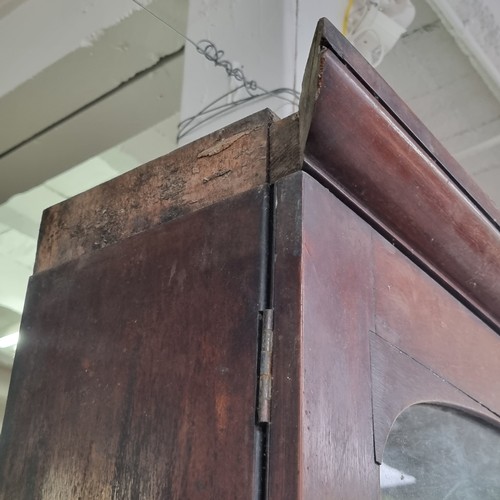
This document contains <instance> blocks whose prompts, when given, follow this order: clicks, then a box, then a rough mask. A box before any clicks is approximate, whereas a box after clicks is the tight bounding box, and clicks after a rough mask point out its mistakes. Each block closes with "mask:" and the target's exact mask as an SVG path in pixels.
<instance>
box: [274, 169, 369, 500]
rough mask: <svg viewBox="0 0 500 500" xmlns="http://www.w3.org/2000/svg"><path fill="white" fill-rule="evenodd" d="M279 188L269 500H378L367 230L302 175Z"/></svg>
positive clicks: (305, 175)
mask: <svg viewBox="0 0 500 500" xmlns="http://www.w3.org/2000/svg"><path fill="white" fill-rule="evenodd" d="M299 181H300V182H299ZM277 186H278V200H277V216H276V223H277V225H278V228H279V229H278V233H277V235H276V269H275V317H276V323H275V335H276V341H275V348H276V352H275V358H274V382H273V383H274V388H275V389H274V395H275V397H276V400H275V404H274V407H273V414H272V434H271V449H270V453H271V465H270V474H271V476H270V498H271V499H276V500H277V499H282V498H287V499H299V498H300V499H302V498H303V499H315V500H316V499H317V500H321V499H333V498H335V499H353V500H354V499H360V498H363V499H369V498H373V499H375V498H378V481H379V480H378V467H377V465H376V463H375V460H374V449H373V434H372V407H371V385H370V378H371V374H370V361H369V343H368V340H369V339H368V331H369V329H370V328H373V326H374V325H373V309H372V296H373V295H372V284H371V278H370V275H371V274H370V265H371V239H370V238H371V236H370V235H371V228H370V227H369V226H368V225H367V224H366V223H365V222H363V221H362V220H361V219H360V218H359V217H357V216H356V215H355V214H354V213H353V212H352V211H351V210H349V209H348V208H347V207H346V206H345V205H344V204H343V203H342V202H340V201H339V200H338V199H337V198H335V197H334V196H333V195H332V194H331V193H330V192H328V190H326V189H325V188H324V187H322V186H321V185H320V184H319V183H318V182H316V181H314V180H313V179H311V178H310V177H309V176H308V175H307V174H303V173H298V174H293V175H291V176H289V177H287V178H286V179H283V180H282V181H279V182H278V183H277ZM300 200H301V201H300ZM299 276H300V277H301V286H300V288H299V287H298V285H297V280H298V278H299Z"/></svg>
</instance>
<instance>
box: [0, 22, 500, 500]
mask: <svg viewBox="0 0 500 500" xmlns="http://www.w3.org/2000/svg"><path fill="white" fill-rule="evenodd" d="M499 220H500V219H499V216H498V212H497V210H496V208H495V207H493V206H492V205H491V203H490V202H489V201H488V199H487V198H486V197H485V196H484V195H483V193H482V192H481V191H480V190H479V189H478V188H477V187H476V186H475V185H474V183H473V182H472V181H471V180H470V179H469V178H468V177H467V175H466V174H465V173H464V171H463V170H462V169H461V168H460V166H459V165H458V164H457V163H456V162H455V161H454V160H453V158H452V157H451V156H450V155H449V154H448V153H447V152H446V151H445V149H444V148H443V147H442V146H441V145H440V144H439V143H438V142H437V141H436V139H435V138H434V137H433V136H432V135H431V134H430V133H429V131H428V130H427V129H426V128H425V127H424V126H423V125H422V124H421V123H420V122H419V121H418V119H417V118H416V117H415V116H414V115H413V113H412V112H411V111H410V110H409V109H408V108H407V107H406V106H405V104H404V103H403V102H402V101H401V100H400V99H399V98H398V97H397V96H396V95H395V94H394V92H393V91H392V90H391V89H390V88H389V87H388V85H387V84H386V83H385V82H384V81H383V80H382V79H381V78H380V77H379V76H378V75H377V73H376V72H375V71H374V70H373V69H372V68H371V67H370V66H369V65H368V64H367V63H366V62H365V61H364V60H363V59H362V57H361V56H360V55H359V54H358V53H357V52H356V51H355V50H354V49H353V48H352V47H351V46H350V45H349V43H348V42H347V41H346V40H345V39H344V38H343V37H342V36H341V35H340V34H339V33H338V32H337V31H336V30H335V29H334V28H333V26H331V25H330V24H329V23H328V21H326V20H321V21H320V23H319V24H318V29H317V31H316V35H315V38H314V41H313V45H312V48H311V54H310V58H309V62H308V67H307V70H306V76H305V79H304V85H303V92H302V98H301V103H300V110H299V113H298V114H297V115H293V116H291V117H288V118H286V119H283V120H278V119H276V117H274V116H273V115H272V113H270V112H269V111H262V112H260V113H257V114H255V115H252V116H250V117H248V118H247V119H244V120H242V121H240V122H237V123H235V124H233V125H231V126H229V127H226V128H225V129H222V130H220V131H218V132H215V133H213V134H211V135H209V136H207V137H205V138H202V139H200V140H198V141H195V142H194V143H192V144H190V145H188V146H185V147H183V148H180V149H178V150H176V151H174V152H172V153H171V154H169V155H167V156H164V157H161V158H159V159H157V160H154V161H152V162H150V163H148V164H146V165H143V166H141V167H139V168H137V169H135V170H133V171H131V172H129V173H127V174H124V175H122V176H120V177H118V178H116V179H114V180H111V181H109V182H107V183H105V184H102V185H100V186H98V187H96V188H94V189H91V190H90V191H87V192H85V193H83V194H80V195H78V196H75V197H74V198H71V199H69V200H67V201H65V202H63V203H60V204H58V205H55V206H53V207H51V208H49V209H47V210H46V211H45V213H44V216H43V220H42V226H41V230H40V237H39V243H38V251H37V259H36V265H35V270H34V274H33V276H32V277H31V279H30V283H29V287H28V293H27V298H26V305H25V311H24V315H23V320H22V331H21V339H20V343H19V346H18V349H17V353H16V357H15V361H14V367H13V372H12V382H11V387H10V392H9V397H8V403H7V409H6V415H5V421H4V424H3V431H2V434H1V438H0V498H2V499H5V500H13V499H47V500H49V499H50V500H53V499H63V500H68V499H190V500H195V499H265V498H269V499H273V500H292V499H311V500H319V499H353V500H365V499H370V498H373V499H376V498H379V497H380V480H379V467H380V464H381V462H382V456H383V452H384V446H385V442H386V439H387V436H388V434H389V432H390V429H391V426H392V424H393V422H394V421H395V419H396V417H397V416H398V415H399V414H400V413H401V411H403V410H404V409H405V408H408V407H410V406H411V405H413V404H416V403H422V402H427V403H440V404H443V405H450V406H453V407H456V408H461V409H464V410H465V411H467V412H469V413H472V414H473V415H475V416H477V417H479V418H481V419H485V420H487V421H488V422H490V423H495V424H497V423H498V422H499V417H498V416H499V415H500V390H499V384H498V380H500V362H499V360H500V339H499V337H498V334H499V332H500V232H499V225H498V221H499Z"/></svg>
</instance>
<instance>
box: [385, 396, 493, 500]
mask: <svg viewBox="0 0 500 500" xmlns="http://www.w3.org/2000/svg"><path fill="white" fill-rule="evenodd" d="M380 485H381V488H382V499H383V500H399V499H405V500H412V499H415V500H416V499H418V500H473V499H474V500H499V499H500V432H499V430H498V428H496V427H494V426H492V425H489V424H488V423H486V422H484V421H482V420H479V419H477V418H475V417H472V416H470V415H467V414H465V413H463V412H460V411H457V410H453V409H451V408H445V407H440V406H435V405H416V406H412V407H410V408H409V409H407V410H406V411H404V412H403V413H402V414H401V415H400V416H399V417H398V419H397V420H396V422H395V423H394V426H393V428H392V429H391V433H390V435H389V438H388V440H387V444H386V447H385V450H384V459H383V463H382V466H381V468H380Z"/></svg>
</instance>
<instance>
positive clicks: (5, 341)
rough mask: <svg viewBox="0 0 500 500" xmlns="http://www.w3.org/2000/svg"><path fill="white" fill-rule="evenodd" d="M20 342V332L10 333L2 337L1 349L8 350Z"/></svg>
mask: <svg viewBox="0 0 500 500" xmlns="http://www.w3.org/2000/svg"><path fill="white" fill-rule="evenodd" d="M18 340H19V332H15V333H10V334H9V335H4V336H3V337H0V349H7V348H8V347H13V346H15V345H16V344H17V341H18Z"/></svg>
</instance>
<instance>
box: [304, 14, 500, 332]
mask: <svg viewBox="0 0 500 500" xmlns="http://www.w3.org/2000/svg"><path fill="white" fill-rule="evenodd" d="M314 43H315V44H318V46H317V47H316V48H314V47H313V48H312V49H311V57H312V58H314V59H316V61H315V62H314V63H311V62H309V63H308V71H316V74H313V75H310V74H306V75H305V77H304V87H303V91H302V103H301V107H300V120H301V121H303V123H302V124H301V126H300V130H301V143H302V144H304V146H303V147H304V151H303V155H304V168H305V169H306V171H308V172H309V173H311V174H312V175H315V176H316V177H317V178H318V180H321V182H323V183H326V184H328V185H331V187H332V189H333V190H334V191H335V192H338V193H341V194H342V196H343V197H344V199H345V200H347V201H348V202H349V203H350V204H351V205H353V206H357V207H358V208H359V211H360V213H362V214H364V215H363V216H364V217H365V218H366V219H367V220H371V221H372V222H373V226H374V227H375V228H377V230H380V228H384V231H383V234H384V236H385V237H390V238H392V239H394V240H396V241H398V244H399V245H400V246H402V247H404V248H406V249H407V254H409V255H411V256H412V257H413V258H414V259H415V260H416V261H418V262H420V263H421V264H422V266H421V267H422V268H423V269H424V270H426V272H429V270H432V271H433V272H434V274H435V276H442V277H443V278H444V280H445V281H446V282H447V283H448V284H449V285H450V288H453V289H455V290H456V291H458V293H459V295H461V296H462V297H464V298H465V300H466V302H467V303H469V304H472V305H473V307H474V308H475V310H476V312H477V311H480V312H481V313H482V314H483V318H484V319H486V320H487V321H489V322H490V324H495V325H497V327H498V325H499V324H500V231H499V226H498V222H497V220H498V218H497V212H496V210H495V209H494V208H492V207H490V206H489V205H488V202H487V201H485V200H487V197H486V196H485V195H484V194H482V193H481V191H480V190H479V188H477V186H476V185H475V184H474V183H473V182H472V181H471V180H470V179H469V178H468V176H467V174H466V173H465V172H464V171H463V170H462V169H461V167H460V166H459V165H458V164H457V163H456V162H451V163H446V168H443V161H442V160H443V158H446V157H447V155H448V156H449V154H447V153H446V150H445V149H444V147H443V146H441V145H440V144H439V143H438V142H437V141H436V140H435V139H434V138H432V140H431V139H429V138H430V137H431V136H430V133H429V132H428V131H427V129H425V127H424V126H423V125H422V124H421V123H420V122H419V121H418V120H417V119H416V117H414V115H413V114H412V113H411V112H410V111H409V110H408V108H407V107H406V106H405V105H404V103H402V101H401V99H400V98H399V97H397V95H396V94H395V93H394V91H392V89H390V87H389V86H388V85H387V84H386V83H385V82H384V81H383V80H382V79H381V78H380V77H379V76H378V75H377V74H376V72H375V71H374V70H373V69H372V68H371V67H369V65H368V63H366V61H365V60H364V59H363V58H362V57H361V56H360V55H359V54H358V53H357V52H356V51H355V49H354V48H352V47H351V46H350V44H349V43H348V42H347V41H346V40H345V39H344V38H343V37H342V35H340V34H339V33H338V32H337V30H335V28H334V27H333V26H332V25H331V24H330V23H329V22H328V21H326V20H322V21H320V23H319V25H318V29H317V32H316V35H315V40H314ZM339 54H340V55H339ZM346 60H347V61H348V62H349V64H347V63H346ZM360 74H367V75H368V76H369V78H360V76H359V75H360ZM370 79H371V81H370ZM372 83H373V85H372ZM386 97H387V100H385V98H386ZM400 108H401V109H402V110H403V111H401V109H400ZM361 114H362V115H363V119H359V120H358V116H360V115H361ZM401 116H403V118H401ZM370 120H372V121H373V123H372V124H371V126H368V125H366V123H367V121H370ZM408 123H409V124H410V126H408ZM415 131H416V132H415ZM422 138H424V139H425V140H429V141H431V142H430V145H429V143H423V142H422V141H423V139H422ZM436 152H437V153H438V154H435V153H436ZM450 158H451V157H450ZM450 172H451V173H450ZM471 187H472V188H473V189H472V191H474V190H476V192H471V189H470V188H471ZM419 189H420V191H419ZM433 197H436V199H437V201H436V200H433ZM424 215H425V216H424Z"/></svg>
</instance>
